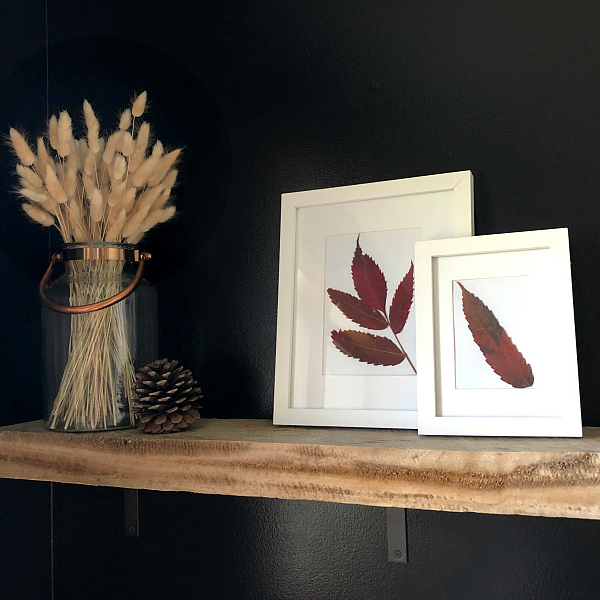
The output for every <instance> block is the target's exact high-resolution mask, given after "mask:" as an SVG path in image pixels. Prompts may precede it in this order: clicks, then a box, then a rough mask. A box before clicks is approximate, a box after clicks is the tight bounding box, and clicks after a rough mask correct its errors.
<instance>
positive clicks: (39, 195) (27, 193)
mask: <svg viewBox="0 0 600 600" xmlns="http://www.w3.org/2000/svg"><path fill="white" fill-rule="evenodd" d="M19 194H20V195H21V196H23V198H27V200H31V201H32V202H37V203H38V204H41V203H43V202H46V200H48V196H47V195H46V194H45V193H44V192H36V191H34V190H30V189H29V188H26V187H22V188H20V189H19Z"/></svg>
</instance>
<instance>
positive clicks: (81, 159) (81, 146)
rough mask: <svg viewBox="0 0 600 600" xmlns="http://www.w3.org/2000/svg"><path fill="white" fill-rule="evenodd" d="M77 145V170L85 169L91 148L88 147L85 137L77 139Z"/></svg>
mask: <svg viewBox="0 0 600 600" xmlns="http://www.w3.org/2000/svg"><path fill="white" fill-rule="evenodd" d="M75 145H76V149H77V150H76V153H75V154H76V156H77V170H78V171H83V170H84V167H85V159H86V158H87V155H88V152H89V151H90V149H89V148H88V145H87V142H86V141H85V139H84V138H81V139H80V140H75Z"/></svg>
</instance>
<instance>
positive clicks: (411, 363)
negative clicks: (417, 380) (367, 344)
mask: <svg viewBox="0 0 600 600" xmlns="http://www.w3.org/2000/svg"><path fill="white" fill-rule="evenodd" d="M383 316H384V317H385V321H386V323H387V324H388V326H389V328H390V330H391V331H392V334H393V335H394V337H395V338H396V341H397V342H398V346H400V350H402V352H404V356H406V360H407V361H408V364H409V365H410V366H411V367H412V370H413V371H414V372H415V375H416V374H417V369H415V365H413V362H412V360H410V356H408V354H407V353H406V350H405V349H404V348H403V347H402V344H401V343H400V340H399V339H398V336H397V335H396V333H395V332H394V330H393V329H392V324H391V323H390V320H389V319H388V316H387V312H386V311H385V310H384V311H383Z"/></svg>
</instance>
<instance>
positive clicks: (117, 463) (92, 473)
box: [0, 420, 600, 519]
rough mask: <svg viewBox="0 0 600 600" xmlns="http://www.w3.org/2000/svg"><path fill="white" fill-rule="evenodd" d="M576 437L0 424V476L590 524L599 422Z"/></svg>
mask: <svg viewBox="0 0 600 600" xmlns="http://www.w3.org/2000/svg"><path fill="white" fill-rule="evenodd" d="M584 431H585V433H584V437H583V438H581V439H579V438H577V439H562V438H561V439H554V438H553V439H544V438H541V439H540V438H537V439H524V438H518V439H512V438H464V437H463V438H456V437H424V436H418V435H417V433H416V432H414V431H406V430H376V429H362V430H361V429H337V428H335V429H334V428H332V429H325V428H305V427H277V426H273V425H272V424H271V423H270V422H269V421H263V420H202V421H200V422H199V423H198V424H197V425H196V426H195V427H193V428H192V429H191V430H189V431H185V432H182V433H178V434H172V435H163V436H150V435H144V434H141V433H138V432H137V431H135V430H123V431H115V432H101V433H94V434H66V433H65V434H61V433H56V432H51V431H48V430H46V429H44V427H43V424H42V423H41V422H38V421H36V422H32V423H24V424H20V425H12V426H9V427H3V428H0V477H7V478H13V479H34V480H46V481H58V482H63V483H77V484H85V485H103V486H114V487H123V488H139V489H152V490H169V491H188V492H197V493H203V494H226V495H238V496H262V497H268V498H286V499H303V500H321V501H326V502H342V503H350V504H366V505H372V506H397V507H406V508H416V509H427V510H445V511H456V512H480V513H496V514H521V515H539V516H549V517H577V518H588V519H600V469H599V467H600V429H596V428H587V429H585V430H584Z"/></svg>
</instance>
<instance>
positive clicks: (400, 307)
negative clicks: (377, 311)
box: [390, 263, 415, 333]
mask: <svg viewBox="0 0 600 600" xmlns="http://www.w3.org/2000/svg"><path fill="white" fill-rule="evenodd" d="M414 270H415V268H414V265H413V264H412V263H410V269H409V270H408V273H407V274H406V275H405V276H404V279H403V280H402V281H401V282H400V285H399V286H398V289H397V290H396V293H395V294H394V298H393V300H392V306H390V327H391V328H392V331H393V332H394V333H400V332H401V331H402V330H403V329H404V326H405V325H406V321H407V320H408V313H409V312H410V307H411V306H412V301H413V296H414V287H415V277H414Z"/></svg>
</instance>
